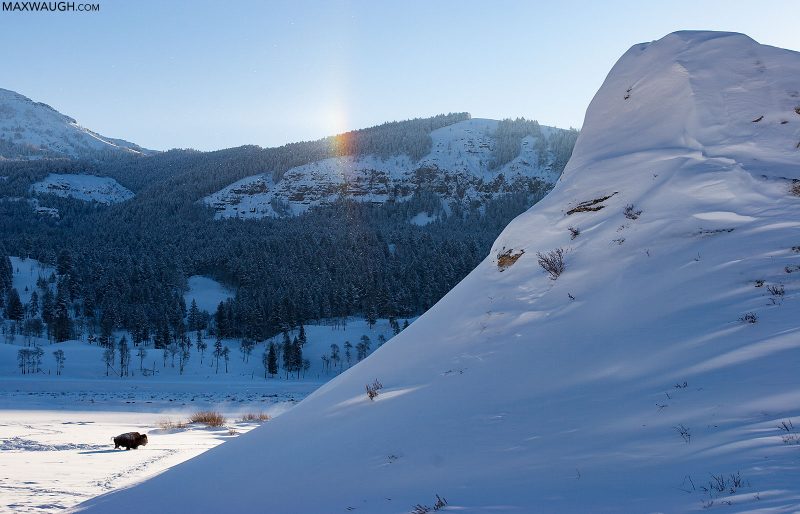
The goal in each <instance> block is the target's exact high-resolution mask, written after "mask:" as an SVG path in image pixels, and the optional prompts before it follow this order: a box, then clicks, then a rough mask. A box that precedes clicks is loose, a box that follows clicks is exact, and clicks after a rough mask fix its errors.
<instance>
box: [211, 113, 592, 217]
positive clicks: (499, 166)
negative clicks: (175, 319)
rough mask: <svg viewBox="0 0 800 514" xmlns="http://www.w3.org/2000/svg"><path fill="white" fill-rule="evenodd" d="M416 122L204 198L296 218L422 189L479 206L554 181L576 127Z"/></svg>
mask: <svg viewBox="0 0 800 514" xmlns="http://www.w3.org/2000/svg"><path fill="white" fill-rule="evenodd" d="M416 122H417V120H412V121H410V122H404V123H397V124H394V125H393V126H392V130H389V129H387V128H386V126H380V127H376V128H374V129H366V130H364V131H359V134H368V133H370V131H375V134H372V136H373V137H372V138H371V140H370V143H371V144H370V145H366V144H362V145H357V144H351V148H349V149H346V148H341V149H340V151H345V150H348V152H347V153H345V154H344V155H338V156H334V157H329V158H326V159H322V160H318V161H314V162H311V163H309V164H304V165H301V166H295V167H293V168H291V169H289V170H286V171H285V172H283V173H275V172H274V170H266V172H265V173H262V174H258V175H253V176H249V177H246V178H243V179H241V180H238V181H236V182H234V183H233V184H230V185H228V186H227V187H225V188H223V189H222V190H220V191H218V192H216V193H214V194H212V195H209V196H206V197H205V198H204V199H203V201H204V203H206V204H207V205H209V206H211V207H213V208H214V209H215V210H216V211H217V218H263V217H265V216H284V215H296V214H298V213H301V212H305V211H306V210H308V209H309V208H311V207H314V206H319V205H328V204H331V203H332V202H335V201H338V200H340V199H341V198H348V199H353V200H356V201H361V202H371V203H383V202H386V201H404V200H407V199H408V198H410V197H411V196H412V195H413V194H416V193H419V192H420V191H428V192H433V193H435V194H436V195H437V196H439V197H440V198H441V199H442V200H443V201H444V203H445V204H446V203H448V202H459V203H461V204H463V205H468V204H469V203H471V202H478V203H480V204H483V203H485V202H486V200H488V199H490V198H496V197H497V196H499V195H503V194H508V193H515V192H526V191H531V190H533V189H536V187H537V186H536V182H537V181H538V182H539V183H541V184H547V185H552V184H554V183H555V182H556V180H557V179H558V177H559V175H560V174H561V170H562V169H563V165H564V164H565V163H566V159H567V157H568V153H569V151H571V148H572V145H573V144H574V139H575V138H576V137H577V132H575V131H565V130H561V129H555V128H551V127H540V126H539V124H538V123H536V122H535V121H527V120H516V121H512V120H504V121H495V120H485V119H465V120H463V121H458V122H456V123H453V124H451V125H447V126H444V127H441V128H438V129H436V130H433V131H431V132H430V133H429V134H426V133H425V132H424V131H423V130H421V129H419V128H418V127H417V126H416V124H417V123H416ZM409 134H411V135H413V137H409ZM423 136H424V137H423ZM356 137H359V136H355V135H353V136H348V135H343V136H341V137H340V139H339V140H335V141H331V142H330V143H331V144H334V143H335V142H336V141H341V143H340V146H342V147H343V146H344V142H347V141H349V140H350V139H352V138H356ZM361 137H363V136H361ZM414 140H416V144H413V145H412V144H407V145H406V147H405V148H403V147H402V146H400V145H394V148H393V147H392V145H391V144H390V143H391V142H393V141H414ZM382 141H386V143H385V144H381V142H382ZM366 152H374V153H366ZM565 153H566V156H565V155H563V154H565ZM419 155H421V157H418V156H419ZM276 177H279V178H277V180H276Z"/></svg>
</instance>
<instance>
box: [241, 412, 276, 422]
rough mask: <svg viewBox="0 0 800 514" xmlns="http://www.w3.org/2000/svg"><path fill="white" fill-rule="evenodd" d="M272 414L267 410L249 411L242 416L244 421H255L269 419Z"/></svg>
mask: <svg viewBox="0 0 800 514" xmlns="http://www.w3.org/2000/svg"><path fill="white" fill-rule="evenodd" d="M269 420H270V416H269V414H267V413H266V412H248V413H247V414H245V415H244V416H242V421H243V422H253V421H269Z"/></svg>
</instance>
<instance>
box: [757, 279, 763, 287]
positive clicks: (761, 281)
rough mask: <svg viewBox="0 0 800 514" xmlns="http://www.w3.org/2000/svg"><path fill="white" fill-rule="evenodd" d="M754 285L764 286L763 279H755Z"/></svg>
mask: <svg viewBox="0 0 800 514" xmlns="http://www.w3.org/2000/svg"><path fill="white" fill-rule="evenodd" d="M755 285H756V287H763V286H764V281H763V280H756V281H755Z"/></svg>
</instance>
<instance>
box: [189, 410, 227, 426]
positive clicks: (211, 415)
mask: <svg viewBox="0 0 800 514" xmlns="http://www.w3.org/2000/svg"><path fill="white" fill-rule="evenodd" d="M189 421H190V422H192V423H202V424H203V425H206V426H209V427H221V426H222V425H224V424H225V416H223V415H222V414H220V413H219V412H215V411H211V410H206V411H200V412H195V413H194V414H192V417H191V418H189Z"/></svg>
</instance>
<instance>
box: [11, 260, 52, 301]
mask: <svg viewBox="0 0 800 514" xmlns="http://www.w3.org/2000/svg"><path fill="white" fill-rule="evenodd" d="M9 259H11V271H12V275H11V287H13V288H15V289H16V290H17V292H18V293H19V298H20V300H21V301H22V303H23V304H25V305H27V304H28V303H29V302H30V301H31V294H32V293H33V292H34V291H35V290H36V282H37V281H38V280H39V279H40V278H42V279H44V280H48V279H49V278H50V276H51V275H53V274H54V273H55V272H56V269H55V268H53V267H52V266H48V265H46V264H42V263H41V262H39V261H37V260H36V259H30V258H28V259H26V258H20V257H14V256H11V257H9ZM40 293H41V292H40Z"/></svg>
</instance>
